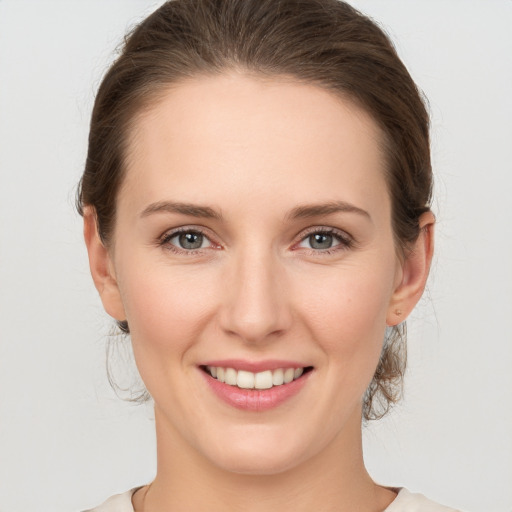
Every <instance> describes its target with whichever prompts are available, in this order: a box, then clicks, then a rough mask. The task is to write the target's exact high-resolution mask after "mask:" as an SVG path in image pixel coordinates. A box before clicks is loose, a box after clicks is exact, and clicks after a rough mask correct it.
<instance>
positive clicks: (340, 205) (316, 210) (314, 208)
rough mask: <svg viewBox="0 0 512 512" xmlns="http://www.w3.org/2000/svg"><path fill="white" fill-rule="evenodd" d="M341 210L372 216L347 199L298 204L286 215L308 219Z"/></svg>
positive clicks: (367, 216)
mask: <svg viewBox="0 0 512 512" xmlns="http://www.w3.org/2000/svg"><path fill="white" fill-rule="evenodd" d="M339 212H342V213H356V214H358V215H362V216H363V217H366V218H368V219H369V220H371V216H370V214H369V213H368V212H367V211H366V210H363V209H362V208H359V207H357V206H355V205H353V204H351V203H347V202H345V201H329V202H327V203H320V204H305V205H301V206H297V207H296V208H294V209H293V210H292V211H291V212H290V213H289V214H288V215H287V216H286V217H287V218H288V219H306V218H309V217H318V216H320V215H330V214H332V213H339Z"/></svg>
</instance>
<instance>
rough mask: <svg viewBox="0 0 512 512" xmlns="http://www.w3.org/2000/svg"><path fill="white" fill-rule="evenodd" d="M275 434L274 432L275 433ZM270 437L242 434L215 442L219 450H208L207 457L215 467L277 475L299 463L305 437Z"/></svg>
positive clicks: (302, 455) (237, 471)
mask: <svg viewBox="0 0 512 512" xmlns="http://www.w3.org/2000/svg"><path fill="white" fill-rule="evenodd" d="M276 437H277V436H276ZM279 437H281V438H280V439H279V438H277V439H276V438H274V439H269V438H268V437H267V436H262V435H260V436H258V437H255V436H247V435H246V436H244V438H243V439H236V438H235V439H233V438H232V439H231V440H230V441H229V442H227V443H222V444H220V443H219V444H218V445H217V447H218V451H219V452H220V453H217V454H211V453H210V457H209V458H210V460H211V462H212V463H213V464H214V465H216V466H217V467H219V468H221V469H223V470H225V471H229V472H231V473H238V474H241V475H262V476H264V475H276V474H279V473H283V472H285V471H288V470H290V469H292V468H294V467H296V466H298V465H299V464H300V463H301V462H302V461H303V460H305V459H306V458H307V454H306V453H305V451H304V446H308V443H307V442H306V441H303V442H300V441H299V440H296V441H295V442H290V441H292V440H291V439H290V438H289V436H288V438H287V439H286V440H284V439H282V436H279Z"/></svg>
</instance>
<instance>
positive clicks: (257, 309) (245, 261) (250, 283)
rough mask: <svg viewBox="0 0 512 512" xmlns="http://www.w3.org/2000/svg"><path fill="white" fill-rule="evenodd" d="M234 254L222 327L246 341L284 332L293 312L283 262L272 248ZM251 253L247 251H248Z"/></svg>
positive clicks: (274, 335)
mask: <svg viewBox="0 0 512 512" xmlns="http://www.w3.org/2000/svg"><path fill="white" fill-rule="evenodd" d="M250 252H251V251H248V250H247V251H245V253H244V254H240V255H238V256H234V260H235V261H231V262H230V265H229V270H228V272H227V274H228V275H227V276H225V277H226V280H225V282H224V284H223V286H224V289H223V290H222V291H221V292H220V293H221V294H222V296H223V298H224V300H223V301H222V311H221V312H220V323H221V328H222V329H223V331H224V332H226V333H227V334H229V335H230V336H236V337H238V338H239V339H240V340H242V341H244V342H246V343H261V342H265V341H270V340H273V339H275V338H276V337H279V336H280V335H282V334H283V333H284V332H286V331H287V330H288V329H289V328H290V325H291V322H292V314H291V308H290V303H289V300H288V298H289V297H288V294H287V293H286V286H285V273H284V270H283V267H282V264H281V263H280V262H279V261H278V258H277V257H276V256H275V255H272V254H271V252H270V251H269V252H266V253H264V252H263V251H258V252H254V251H253V252H252V253H250ZM249 253H250V254H249Z"/></svg>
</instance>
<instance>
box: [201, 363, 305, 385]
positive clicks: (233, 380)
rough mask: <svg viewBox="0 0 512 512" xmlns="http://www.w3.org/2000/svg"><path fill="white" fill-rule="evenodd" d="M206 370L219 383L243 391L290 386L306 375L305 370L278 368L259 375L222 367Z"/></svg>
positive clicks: (208, 367)
mask: <svg viewBox="0 0 512 512" xmlns="http://www.w3.org/2000/svg"><path fill="white" fill-rule="evenodd" d="M206 369H207V370H208V372H209V373H210V375H211V376H212V377H213V378H215V379H217V380H218V381H220V382H225V383H226V384H229V385H230V386H238V387H239V388H241V389H270V388H271V387H273V386H281V385H283V384H288V383H290V382H292V381H293V380H295V379H298V378H299V377H300V376H301V375H302V374H303V373H304V368H278V369H276V370H265V371H263V372H258V373H253V372H248V371H245V370H238V371H237V370H235V369H234V368H222V367H220V366H207V367H206Z"/></svg>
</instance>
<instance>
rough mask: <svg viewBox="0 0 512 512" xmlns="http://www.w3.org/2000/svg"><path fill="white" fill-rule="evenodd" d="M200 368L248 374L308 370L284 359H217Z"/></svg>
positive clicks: (203, 364)
mask: <svg viewBox="0 0 512 512" xmlns="http://www.w3.org/2000/svg"><path fill="white" fill-rule="evenodd" d="M199 366H216V367H220V368H234V369H235V370H245V371H247V372H253V373H258V372H263V371H265V370H277V369H278V368H306V367H307V366H310V365H305V364H303V363H300V362H298V361H289V360H288V361H286V360H283V359H265V360H263V361H248V360H246V359H216V360H214V361H207V362H204V363H202V364H200V365H199Z"/></svg>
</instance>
